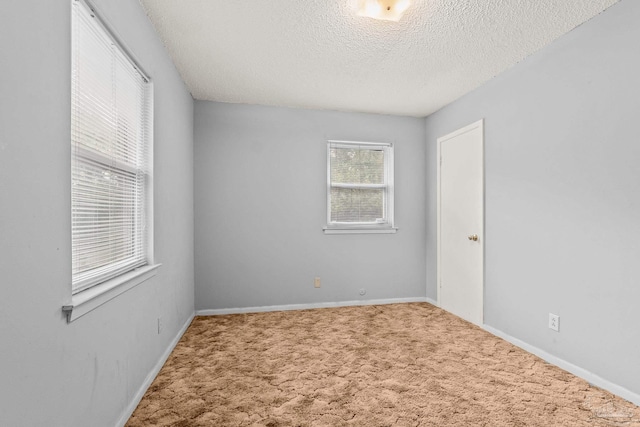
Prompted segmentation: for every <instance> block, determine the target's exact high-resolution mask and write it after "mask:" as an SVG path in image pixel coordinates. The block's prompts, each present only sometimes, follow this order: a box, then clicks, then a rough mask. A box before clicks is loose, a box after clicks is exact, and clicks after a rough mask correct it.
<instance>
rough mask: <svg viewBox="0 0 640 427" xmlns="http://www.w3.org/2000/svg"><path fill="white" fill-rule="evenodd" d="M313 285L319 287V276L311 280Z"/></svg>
mask: <svg viewBox="0 0 640 427" xmlns="http://www.w3.org/2000/svg"><path fill="white" fill-rule="evenodd" d="M313 287H314V288H319V287H320V278H319V277H316V278H315V279H314V280H313Z"/></svg>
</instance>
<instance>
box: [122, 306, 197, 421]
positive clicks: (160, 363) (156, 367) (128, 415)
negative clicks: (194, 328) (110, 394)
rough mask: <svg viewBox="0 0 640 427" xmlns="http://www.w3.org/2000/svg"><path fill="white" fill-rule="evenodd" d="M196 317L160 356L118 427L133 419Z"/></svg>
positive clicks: (186, 324)
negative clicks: (141, 402)
mask: <svg viewBox="0 0 640 427" xmlns="http://www.w3.org/2000/svg"><path fill="white" fill-rule="evenodd" d="M194 317H195V314H191V316H189V318H188V319H187V321H186V322H185V323H184V325H182V328H180V330H179V331H178V333H177V334H176V336H175V337H174V338H173V340H172V341H171V343H170V344H169V346H168V347H167V349H166V350H165V351H164V353H162V356H160V359H158V361H157V362H156V364H155V365H154V366H153V368H152V369H151V371H150V372H149V374H147V377H146V378H145V379H144V381H143V382H142V384H141V385H140V388H139V389H138V392H137V393H136V394H135V395H134V396H133V399H131V402H129V405H127V407H126V408H125V410H124V412H123V413H122V415H121V416H120V419H119V420H118V422H117V423H116V427H124V425H125V424H126V423H127V421H129V418H131V415H132V414H133V411H135V410H136V408H137V407H138V404H139V403H140V401H141V400H142V398H143V397H144V394H145V393H146V392H147V389H148V388H149V386H151V383H152V382H153V380H155V379H156V377H157V376H158V373H160V370H161V369H162V367H163V366H164V364H165V362H166V361H167V359H168V358H169V356H171V353H172V352H173V349H174V348H175V347H176V345H178V342H179V341H180V339H181V338H182V336H183V335H184V333H185V332H187V329H188V328H189V325H191V322H192V321H193V318H194Z"/></svg>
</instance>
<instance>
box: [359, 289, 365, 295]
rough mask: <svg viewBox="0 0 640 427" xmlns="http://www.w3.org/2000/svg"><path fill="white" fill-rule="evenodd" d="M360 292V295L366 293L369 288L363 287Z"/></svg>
mask: <svg viewBox="0 0 640 427" xmlns="http://www.w3.org/2000/svg"><path fill="white" fill-rule="evenodd" d="M359 293H360V295H364V294H366V293H367V290H366V289H365V288H361V289H360V292H359Z"/></svg>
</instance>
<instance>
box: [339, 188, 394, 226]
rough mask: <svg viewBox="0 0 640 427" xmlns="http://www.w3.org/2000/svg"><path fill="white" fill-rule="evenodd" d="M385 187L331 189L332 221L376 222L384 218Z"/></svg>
mask: <svg viewBox="0 0 640 427" xmlns="http://www.w3.org/2000/svg"><path fill="white" fill-rule="evenodd" d="M383 212H384V189H382V188H375V189H360V188H358V189H353V188H332V189H331V222H376V221H377V220H381V219H383V218H384V213H383Z"/></svg>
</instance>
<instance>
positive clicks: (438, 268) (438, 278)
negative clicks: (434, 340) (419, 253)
mask: <svg viewBox="0 0 640 427" xmlns="http://www.w3.org/2000/svg"><path fill="white" fill-rule="evenodd" d="M476 128H480V133H481V135H482V139H481V141H480V144H481V152H482V158H481V159H480V161H481V166H480V168H481V170H482V173H481V175H482V176H481V179H482V183H481V188H482V209H481V213H480V215H482V218H481V220H480V224H481V230H480V236H481V240H480V251H481V255H482V277H481V278H480V279H481V286H482V301H481V319H482V321H481V322H482V324H484V281H485V280H484V276H485V257H484V254H485V243H484V242H485V240H486V239H485V232H484V230H485V167H484V119H480V120H478V121H476V122H473V123H471V124H469V125H467V126H464V127H462V128H460V129H458V130H455V131H453V132H451V133H448V134H446V135H443V136H441V137H439V138H438V139H437V142H436V146H437V151H436V153H437V154H436V164H437V181H436V186H437V187H436V189H437V191H436V194H437V201H436V203H437V204H436V212H437V215H436V216H437V220H436V221H437V224H436V233H437V236H436V240H437V251H436V253H437V255H436V258H437V259H436V263H437V264H436V288H437V300H436V302H437V304H438V307H440V306H441V304H440V288H441V286H442V283H441V276H440V272H441V248H440V246H441V236H440V231H441V230H440V220H441V218H440V216H441V215H440V210H441V205H440V198H441V196H440V192H441V182H440V175H441V170H440V167H441V165H442V157H441V156H442V154H441V150H440V146H441V145H442V143H443V142H446V141H447V140H449V139H452V138H455V137H456V136H459V135H462V134H464V133H467V132H469V131H471V130H474V129H476Z"/></svg>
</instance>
